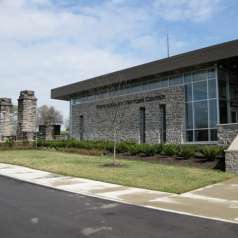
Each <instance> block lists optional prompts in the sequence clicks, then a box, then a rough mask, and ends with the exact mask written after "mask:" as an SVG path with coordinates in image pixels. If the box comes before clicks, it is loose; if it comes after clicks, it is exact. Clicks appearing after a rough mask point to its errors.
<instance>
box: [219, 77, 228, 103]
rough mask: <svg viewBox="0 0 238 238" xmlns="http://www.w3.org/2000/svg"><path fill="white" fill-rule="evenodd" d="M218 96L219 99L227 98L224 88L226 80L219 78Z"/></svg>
mask: <svg viewBox="0 0 238 238" xmlns="http://www.w3.org/2000/svg"><path fill="white" fill-rule="evenodd" d="M219 97H220V98H221V99H226V98H227V90H226V81H225V80H219Z"/></svg>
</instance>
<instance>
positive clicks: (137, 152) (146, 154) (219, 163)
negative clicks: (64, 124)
mask: <svg viewBox="0 0 238 238" xmlns="http://www.w3.org/2000/svg"><path fill="white" fill-rule="evenodd" d="M38 147H39V148H46V149H51V150H57V151H63V152H70V153H78V154H84V155H102V154H104V155H109V156H111V155H112V153H113V143H112V142H110V141H77V140H68V141H39V142H38ZM224 150H225V148H224V147H220V146H216V145H184V144H183V145H174V144H165V145H161V144H154V145H149V144H140V145H139V144H136V143H133V142H120V143H117V146H116V151H117V154H118V158H119V159H130V160H143V161H147V162H155V163H161V164H168V165H176V166H177V165H181V166H190V167H196V168H208V169H218V170H222V171H224V170H225V158H224V155H225V153H224Z"/></svg>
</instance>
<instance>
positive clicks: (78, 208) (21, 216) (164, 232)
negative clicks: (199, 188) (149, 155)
mask: <svg viewBox="0 0 238 238" xmlns="http://www.w3.org/2000/svg"><path fill="white" fill-rule="evenodd" d="M0 237H1V238H28V237H29V238H33V237H34V238H39V237H42V238H63V237H64V238H74V237H75V238H76V237H77V238H79V237H102V238H107V237H110V238H117V237H120V238H150V237H156V238H160V237H163V238H173V237H176V238H195V237H196V238H202V237H209V238H213V237H215V238H220V237H222V238H224V237H225V238H233V237H234V238H237V237H238V225H236V224H231V223H222V222H218V221H212V220H206V219H200V218H194V217H190V216H184V215H178V214H172V213H167V212H162V211H156V210H151V209H147V208H140V207H136V206H129V205H124V204H120V203H115V202H111V201H105V200H101V199H97V198H92V197H87V196H81V195H75V194H71V193H67V192H62V191H56V190H52V189H48V188H44V187H40V186H36V185H31V184H28V183H25V182H20V181H16V180H13V179H9V178H5V177H0Z"/></svg>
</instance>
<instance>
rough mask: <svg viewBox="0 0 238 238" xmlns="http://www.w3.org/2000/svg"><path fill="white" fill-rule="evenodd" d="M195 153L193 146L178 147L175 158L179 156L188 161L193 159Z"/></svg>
mask: <svg viewBox="0 0 238 238" xmlns="http://www.w3.org/2000/svg"><path fill="white" fill-rule="evenodd" d="M195 153H196V147H194V146H193V145H180V146H178V149H177V156H181V157H183V158H184V159H190V158H191V157H194V156H195Z"/></svg>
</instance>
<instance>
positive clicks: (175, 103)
mask: <svg viewBox="0 0 238 238" xmlns="http://www.w3.org/2000/svg"><path fill="white" fill-rule="evenodd" d="M184 101H185V96H184V87H174V88H168V89H164V90H158V91H153V92H148V93H139V94H134V95H126V96H120V97H117V99H116V100H115V99H107V100H106V99H104V100H98V101H96V102H91V103H83V104H79V105H72V107H71V123H72V125H71V136H72V137H74V138H78V139H80V138H81V139H82V130H83V139H107V140H111V139H113V125H112V124H113V123H112V121H113V120H112V119H111V118H112V117H113V115H114V114H115V110H117V109H118V108H119V109H120V110H119V112H118V116H117V120H119V122H118V123H116V124H117V127H118V128H117V138H118V140H133V141H135V142H138V143H139V142H140V114H139V112H140V108H142V107H143V108H145V118H146V119H145V137H146V143H160V140H161V139H160V138H161V135H160V133H161V129H160V128H161V115H160V114H161V112H160V110H161V109H160V105H165V106H166V138H167V143H183V142H184V137H185V135H184V132H185V125H184V123H185V103H184ZM118 103H119V105H121V106H115V104H116V105H118ZM82 120H83V128H82Z"/></svg>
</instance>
